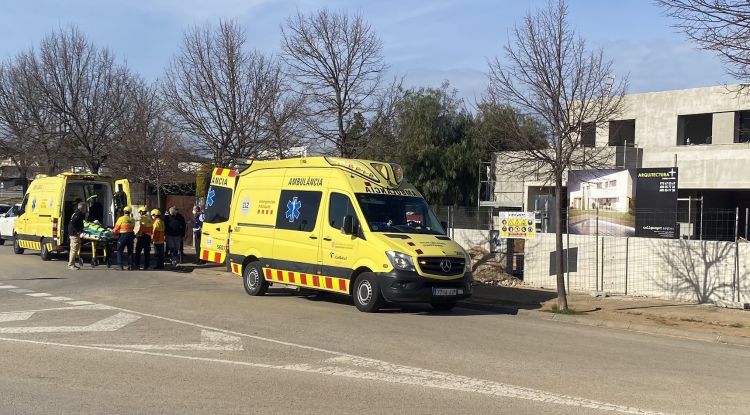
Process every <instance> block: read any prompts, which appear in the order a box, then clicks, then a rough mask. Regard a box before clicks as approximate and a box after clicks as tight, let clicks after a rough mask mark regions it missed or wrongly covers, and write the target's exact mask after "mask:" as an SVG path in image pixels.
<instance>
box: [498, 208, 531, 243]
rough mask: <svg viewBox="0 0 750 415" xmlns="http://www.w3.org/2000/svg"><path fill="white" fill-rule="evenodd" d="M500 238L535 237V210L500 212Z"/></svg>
mask: <svg viewBox="0 0 750 415" xmlns="http://www.w3.org/2000/svg"><path fill="white" fill-rule="evenodd" d="M498 216H499V225H500V238H520V239H529V238H533V237H534V234H535V233H536V225H535V223H534V212H499V213H498Z"/></svg>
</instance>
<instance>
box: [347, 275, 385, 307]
mask: <svg viewBox="0 0 750 415" xmlns="http://www.w3.org/2000/svg"><path fill="white" fill-rule="evenodd" d="M352 297H354V305H355V306H357V309H358V310H359V311H364V312H365V313H374V312H376V311H378V310H379V309H380V307H381V306H382V305H383V303H384V302H385V300H384V299H383V295H382V294H381V293H380V285H378V279H377V277H376V276H375V274H373V273H372V272H363V273H361V274H359V276H358V277H357V280H356V281H355V282H354V289H353V290H352Z"/></svg>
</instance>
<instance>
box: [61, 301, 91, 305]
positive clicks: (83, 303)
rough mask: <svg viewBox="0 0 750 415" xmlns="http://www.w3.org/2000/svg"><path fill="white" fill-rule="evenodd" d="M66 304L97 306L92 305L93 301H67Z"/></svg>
mask: <svg viewBox="0 0 750 415" xmlns="http://www.w3.org/2000/svg"><path fill="white" fill-rule="evenodd" d="M65 303H66V304H70V305H91V304H95V303H92V302H91V301H66V302H65Z"/></svg>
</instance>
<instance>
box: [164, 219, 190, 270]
mask: <svg viewBox="0 0 750 415" xmlns="http://www.w3.org/2000/svg"><path fill="white" fill-rule="evenodd" d="M165 219H166V220H165V226H166V231H165V233H166V236H167V256H169V257H170V258H171V259H172V262H173V264H178V263H180V262H182V258H181V255H180V254H181V252H180V249H181V247H182V240H183V239H184V238H185V229H186V228H187V222H186V221H185V217H184V216H182V215H181V214H180V213H179V212H178V211H177V207H175V206H172V207H170V208H169V215H167V216H166V218H165Z"/></svg>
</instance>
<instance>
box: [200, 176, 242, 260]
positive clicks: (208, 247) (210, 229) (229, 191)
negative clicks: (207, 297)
mask: <svg viewBox="0 0 750 415" xmlns="http://www.w3.org/2000/svg"><path fill="white" fill-rule="evenodd" d="M236 184H237V171H236V170H232V169H225V168H221V167H217V168H215V169H214V170H213V173H212V174H211V183H210V186H209V187H208V191H207V192H206V206H205V211H204V216H205V218H204V220H203V232H202V236H201V253H200V257H201V259H203V260H204V261H209V262H215V263H218V264H223V263H224V261H225V260H226V257H227V253H228V252H229V231H230V229H229V218H230V213H231V211H232V197H233V195H234V188H235V185H236Z"/></svg>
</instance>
